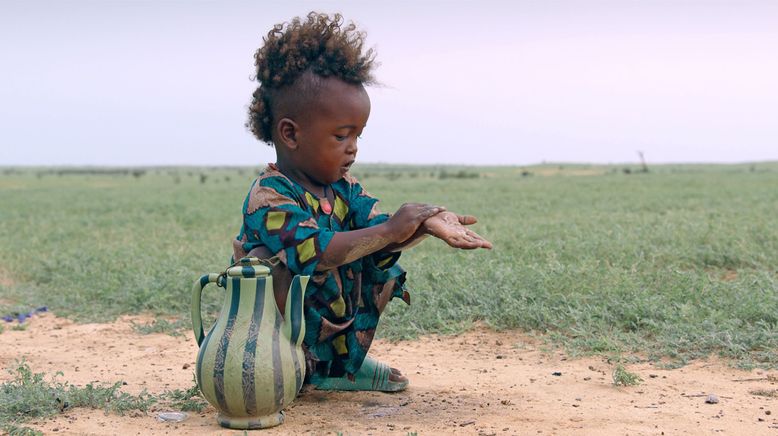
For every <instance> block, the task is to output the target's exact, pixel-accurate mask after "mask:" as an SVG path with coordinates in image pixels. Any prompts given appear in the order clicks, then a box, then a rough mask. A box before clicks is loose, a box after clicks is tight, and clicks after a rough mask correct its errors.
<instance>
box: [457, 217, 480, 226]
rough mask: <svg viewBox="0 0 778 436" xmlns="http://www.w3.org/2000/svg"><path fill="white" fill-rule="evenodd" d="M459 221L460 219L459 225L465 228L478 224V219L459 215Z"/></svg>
mask: <svg viewBox="0 0 778 436" xmlns="http://www.w3.org/2000/svg"><path fill="white" fill-rule="evenodd" d="M457 219H459V224H462V225H463V226H469V225H470V224H475V223H477V222H478V219H477V218H476V217H474V216H472V215H457Z"/></svg>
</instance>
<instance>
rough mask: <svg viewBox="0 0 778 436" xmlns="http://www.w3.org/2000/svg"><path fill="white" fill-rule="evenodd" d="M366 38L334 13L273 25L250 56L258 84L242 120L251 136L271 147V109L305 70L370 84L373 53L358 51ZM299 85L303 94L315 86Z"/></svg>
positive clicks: (314, 73)
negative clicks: (280, 91)
mask: <svg viewBox="0 0 778 436" xmlns="http://www.w3.org/2000/svg"><path fill="white" fill-rule="evenodd" d="M365 37H366V34H365V33H364V32H361V31H358V30H357V27H356V25H355V24H354V23H353V22H349V23H348V24H346V23H344V20H343V16H342V15H340V14H337V13H336V14H334V15H333V16H332V17H330V16H329V15H327V14H322V13H317V12H310V13H309V14H308V15H307V16H306V17H305V19H304V20H303V19H301V18H300V17H295V18H293V19H292V21H290V22H288V23H281V24H276V25H275V26H273V30H271V31H270V32H268V34H267V36H266V37H264V38H263V39H262V43H263V44H262V47H260V48H259V50H257V52H256V53H255V54H254V59H255V65H256V72H257V75H256V78H257V80H258V81H259V82H260V85H259V87H258V88H257V89H256V90H255V91H254V93H253V95H252V100H251V105H250V106H249V120H248V123H246V126H247V127H248V128H249V129H250V130H251V132H252V133H253V134H254V136H256V137H257V139H259V140H260V141H264V142H266V143H267V144H268V145H273V140H272V136H273V135H272V132H273V124H274V122H275V120H274V117H273V109H274V108H276V107H277V105H278V102H277V101H275V100H277V99H280V98H283V96H282V95H281V94H282V93H279V92H278V91H279V90H282V89H284V88H285V87H288V86H291V85H292V84H293V83H294V82H295V81H296V80H297V79H299V78H300V77H301V76H303V75H304V74H305V75H306V76H308V75H309V74H306V73H313V75H315V76H320V77H336V78H338V79H340V80H343V81H344V82H346V83H351V84H372V83H374V81H375V79H374V77H373V75H372V70H373V68H374V67H375V66H376V62H375V51H374V50H373V49H372V48H371V49H368V50H367V51H365V52H364V53H363V52H362V48H363V46H364V41H365ZM304 86H305V88H304V92H306V93H311V92H314V90H313V89H311V88H312V87H315V84H312V83H308V84H307V85H304Z"/></svg>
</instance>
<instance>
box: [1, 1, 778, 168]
mask: <svg viewBox="0 0 778 436" xmlns="http://www.w3.org/2000/svg"><path fill="white" fill-rule="evenodd" d="M311 10H317V11H322V12H335V11H340V12H342V13H343V14H344V15H345V17H346V19H347V20H353V21H355V22H356V23H357V24H358V25H359V27H360V28H361V29H363V30H365V31H366V32H367V33H368V39H367V42H368V45H369V46H372V47H374V48H376V50H377V52H378V60H379V61H380V62H381V64H382V65H381V66H380V67H379V68H378V70H377V71H376V76H377V77H378V79H379V80H380V82H381V85H380V86H374V87H372V88H370V89H369V93H370V95H371V98H372V103H373V111H372V114H371V118H370V121H369V123H368V127H367V129H366V130H365V134H364V135H363V140H362V142H361V146H360V156H359V161H360V162H362V163H366V162H373V163H419V164H436V163H443V164H473V165H494V164H500V165H503V164H505V165H527V164H535V163H541V162H590V163H621V162H635V161H637V160H638V154H637V151H638V150H640V151H643V152H644V153H645V156H646V159H647V160H648V161H649V162H650V163H668V162H747V161H761V160H775V159H778V144H776V138H778V123H777V122H776V115H777V114H778V56H776V55H775V54H776V52H775V50H776V47H778V2H774V1H738V2H734V1H642V2H637V1H586V2H581V1H542V2H540V1H497V0H479V1H424V2H420V1H393V2H363V1H338V2H332V1H262V2H258V1H176V0H170V1H150V0H149V1H147V0H135V1H90V0H72V1H7V0H5V1H3V2H2V3H0V53H2V59H1V60H0V62H2V68H0V81H1V82H2V86H0V102H1V103H0V165H109V166H125V165H128V166H138V165H250V166H253V165H260V164H262V163H264V162H269V161H273V160H274V159H275V154H274V152H273V150H272V148H270V147H268V146H266V145H264V144H263V143H260V142H258V141H257V140H255V139H254V138H253V137H252V136H251V134H250V133H249V132H248V131H247V129H246V128H245V126H244V123H245V120H246V109H247V105H248V103H249V100H250V96H251V92H252V91H253V89H254V88H255V87H256V86H257V83H256V82H253V81H252V80H251V79H252V75H253V74H254V73H253V54H254V52H255V50H256V49H257V48H258V47H259V46H260V45H261V43H262V36H263V35H264V34H266V33H267V31H268V30H269V29H270V28H271V27H272V26H273V24H275V23H279V22H283V21H287V20H289V19H291V18H292V17H294V16H298V15H305V14H306V13H307V12H309V11H311Z"/></svg>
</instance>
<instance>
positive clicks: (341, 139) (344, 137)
mask: <svg viewBox="0 0 778 436" xmlns="http://www.w3.org/2000/svg"><path fill="white" fill-rule="evenodd" d="M346 138H347V136H343V135H335V139H337V140H338V141H345V140H346Z"/></svg>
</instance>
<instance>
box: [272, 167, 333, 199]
mask: <svg viewBox="0 0 778 436" xmlns="http://www.w3.org/2000/svg"><path fill="white" fill-rule="evenodd" d="M275 165H276V168H278V171H280V172H281V174H283V175H285V176H286V177H288V178H290V179H292V180H293V181H295V182H297V183H298V184H299V185H301V186H302V187H303V188H305V189H306V190H307V191H308V192H310V193H312V194H314V195H316V196H317V197H320V198H321V197H324V196H325V195H326V194H327V191H326V190H325V188H326V187H327V185H324V184H321V183H319V182H317V181H315V180H313V179H311V178H310V177H308V176H307V175H306V174H305V173H304V172H302V171H300V170H299V169H296V168H293V167H290V166H289V165H287V164H286V163H284V162H283V160H281V159H278V160H277V161H276V164H275Z"/></svg>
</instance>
